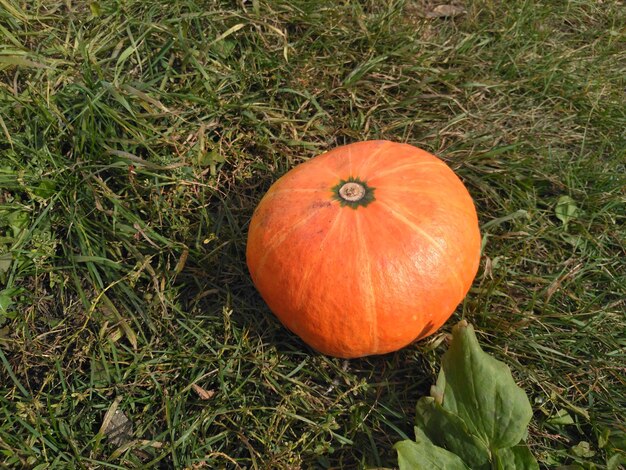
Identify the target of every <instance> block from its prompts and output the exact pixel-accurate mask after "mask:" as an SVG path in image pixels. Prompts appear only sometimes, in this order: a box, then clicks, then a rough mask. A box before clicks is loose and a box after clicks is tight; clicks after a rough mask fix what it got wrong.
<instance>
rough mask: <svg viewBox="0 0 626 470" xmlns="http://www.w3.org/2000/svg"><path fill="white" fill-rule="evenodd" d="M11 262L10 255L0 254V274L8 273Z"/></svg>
mask: <svg viewBox="0 0 626 470" xmlns="http://www.w3.org/2000/svg"><path fill="white" fill-rule="evenodd" d="M12 261H13V255H11V253H1V254H0V274H4V273H6V272H8V271H9V268H10V267H11V262H12Z"/></svg>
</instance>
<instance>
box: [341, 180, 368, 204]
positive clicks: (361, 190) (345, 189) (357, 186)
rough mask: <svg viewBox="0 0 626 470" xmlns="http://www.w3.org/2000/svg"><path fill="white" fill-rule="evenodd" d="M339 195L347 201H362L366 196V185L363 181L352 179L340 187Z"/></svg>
mask: <svg viewBox="0 0 626 470" xmlns="http://www.w3.org/2000/svg"><path fill="white" fill-rule="evenodd" d="M339 195H340V196H341V197H342V198H343V199H345V200H346V201H350V202H356V201H360V200H361V199H363V196H365V187H364V186H363V185H362V184H361V183H355V182H353V181H351V182H349V183H345V184H344V185H343V186H341V188H339Z"/></svg>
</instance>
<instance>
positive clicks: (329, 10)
mask: <svg viewBox="0 0 626 470" xmlns="http://www.w3.org/2000/svg"><path fill="white" fill-rule="evenodd" d="M450 3H451V5H444V2H412V1H409V0H405V1H402V0H399V1H396V0H388V1H374V0H371V1H367V0H362V1H355V0H345V1H326V0H277V1H264V0H252V1H246V0H240V1H234V0H233V1H208V0H206V1H192V0H176V1H172V0H170V1H166V0H153V1H149V2H146V1H140V0H116V1H114V0H110V1H104V0H99V1H93V2H87V1H74V0H64V1H61V0H48V1H45V2H43V1H25V0H0V37H1V42H0V47H1V49H0V363H1V366H0V402H1V405H2V406H1V408H0V413H1V414H2V417H1V419H0V455H1V456H2V457H1V458H0V460H1V461H3V462H4V465H5V466H7V467H13V468H35V467H36V466H38V465H39V466H38V467H37V468H140V467H146V466H147V467H150V466H153V467H158V466H160V467H162V468H260V469H263V468H331V467H332V468H362V467H368V466H369V467H376V466H384V467H393V466H394V465H395V464H396V457H395V453H394V451H393V449H392V446H393V444H394V443H395V442H397V441H399V440H401V439H403V438H405V437H406V436H409V437H410V436H411V435H412V427H413V417H414V415H415V411H414V410H415V403H416V401H417V399H418V398H419V397H420V396H422V395H424V394H426V393H428V389H429V387H430V385H432V383H433V382H434V380H435V378H436V373H437V370H438V367H439V360H440V357H441V354H442V352H443V351H444V350H445V348H446V335H447V334H448V333H449V331H450V328H451V326H452V325H453V324H454V323H455V322H456V321H458V320H459V319H460V318H465V319H467V320H468V321H470V322H472V323H473V324H474V325H475V327H476V329H477V331H478V336H479V340H480V341H481V344H482V346H483V347H484V349H485V350H487V351H488V352H489V353H490V354H492V355H494V356H495V357H497V358H498V359H500V360H502V361H504V362H505V363H507V364H508V365H509V366H510V367H511V369H512V372H513V375H514V377H515V379H516V381H517V383H518V384H519V385H520V386H521V387H523V388H524V390H525V391H526V393H527V394H528V395H529V397H530V400H531V403H532V405H533V410H534V417H533V421H532V423H531V427H530V431H529V438H528V441H529V444H530V447H531V449H532V452H533V453H534V454H535V455H536V456H537V458H538V459H539V461H540V462H541V464H542V466H543V467H546V468H547V467H555V466H558V465H579V467H568V468H618V467H617V466H615V465H619V463H616V462H617V459H618V458H619V448H620V447H622V448H624V447H626V446H624V444H623V441H624V440H626V439H625V438H624V432H625V429H624V416H626V379H625V377H626V367H625V366H624V364H625V357H626V349H625V348H626V318H625V317H626V313H625V312H626V303H625V298H626V263H625V261H624V260H625V259H626V258H625V257H626V249H625V247H626V226H625V224H624V222H625V219H626V210H625V202H626V200H625V194H624V187H625V186H626V166H625V165H626V136H625V133H624V129H625V128H626V107H625V106H624V103H625V99H626V93H625V90H626V80H625V77H626V47H625V46H624V44H625V40H626V16H625V15H626V7H625V5H624V3H623V2H622V1H609V0H604V1H600V0H577V1H564V0H563V1H554V2H539V1H527V0H511V1H509V2H494V1H491V0H475V1H468V2H466V3H461V2H450ZM442 5H443V6H444V7H447V9H446V8H443V9H442V8H440V7H441V6H442ZM442 12H443V13H446V12H448V13H450V15H449V16H445V15H443V13H442ZM379 138H383V139H389V140H395V141H402V142H409V143H411V144H414V145H417V146H420V147H422V148H424V149H426V150H428V151H431V152H433V153H435V154H436V155H438V156H440V157H441V158H442V159H444V160H445V161H446V162H447V163H448V164H449V165H450V166H451V167H452V168H453V169H454V170H455V171H456V172H457V174H458V175H459V176H460V177H461V178H462V180H463V181H464V183H465V184H466V186H467V187H468V189H469V191H470V193H471V195H472V197H473V198H474V200H475V203H476V207H477V211H478V214H479V218H480V223H481V230H482V233H483V242H484V247H483V256H482V259H481V265H480V270H479V273H478V276H477V278H476V280H475V282H474V286H473V287H472V289H471V291H470V293H469V295H468V296H467V298H466V300H465V301H464V302H463V304H462V305H461V306H459V308H458V309H457V311H456V312H455V314H454V316H453V317H452V319H451V320H450V321H449V322H448V324H447V325H446V326H445V327H444V328H443V329H442V330H441V331H440V332H438V333H437V334H435V335H433V336H431V337H430V338H429V339H427V340H425V341H421V342H418V343H416V344H414V345H412V346H410V347H408V348H405V349H403V350H402V351H399V352H397V353H394V354H389V355H385V356H382V357H372V358H366V359H361V360H352V361H347V362H346V361H342V360H337V359H332V358H329V357H325V356H322V355H320V354H317V353H315V352H314V351H311V350H310V349H308V348H307V347H306V346H305V345H304V344H303V343H301V342H300V341H299V340H298V339H297V338H296V337H294V336H293V335H292V334H290V333H289V332H288V331H286V330H285V329H284V328H283V327H281V325H280V324H279V322H278V321H277V320H276V319H275V318H274V317H273V315H272V314H271V313H270V312H269V310H268V309H267V307H266V306H265V304H264V303H263V301H262V300H261V298H260V297H259V295H258V294H257V293H256V291H255V289H254V287H253V286H252V283H251V281H250V278H249V275H248V273H247V270H246V266H245V242H246V230H247V224H248V221H249V219H250V216H251V214H252V211H253V209H254V207H255V205H256V203H257V202H258V201H259V199H260V198H261V196H262V195H263V193H264V191H265V190H266V189H267V188H268V187H269V185H270V184H271V183H272V182H273V181H274V180H276V178H277V177H278V176H280V175H282V174H283V173H285V172H286V171H288V170H289V169H290V168H292V167H293V166H294V165H296V164H298V163H299V162H302V161H305V160H306V159H308V158H311V157H313V156H315V155H316V154H318V153H320V152H322V151H325V150H327V149H330V148H332V147H334V146H336V145H340V144H344V143H349V142H354V141H357V140H365V139H379ZM110 423H117V424H119V425H121V426H122V430H121V431H120V432H118V433H117V434H115V435H112V434H111V432H110V429H111V426H110ZM620 439H621V440H622V444H620ZM616 455H617V456H618V457H615V456H616ZM611 459H612V460H611ZM607 461H609V462H612V463H611V465H613V467H611V465H609V464H608V463H607ZM594 465H596V466H597V467H594Z"/></svg>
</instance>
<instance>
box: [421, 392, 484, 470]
mask: <svg viewBox="0 0 626 470" xmlns="http://www.w3.org/2000/svg"><path fill="white" fill-rule="evenodd" d="M415 423H416V425H417V426H418V427H419V428H421V429H422V430H423V431H424V432H425V433H426V435H428V437H429V438H430V440H431V441H432V442H433V443H434V444H436V445H438V446H441V447H444V448H445V449H447V450H449V451H450V452H454V453H455V454H456V455H458V456H459V457H461V459H462V460H463V461H464V462H465V463H466V464H467V465H468V466H469V467H470V468H472V469H474V470H487V469H489V468H491V465H490V462H489V460H490V455H489V450H488V449H487V446H486V444H485V442H483V441H482V440H481V439H480V438H479V437H477V436H474V435H473V434H471V433H470V432H469V430H468V427H467V425H466V424H465V423H464V422H463V420H462V419H461V418H459V417H458V416H457V415H455V414H453V413H451V412H450V411H448V410H446V409H444V408H443V407H442V406H441V405H440V404H439V403H437V402H436V401H435V399H434V398H432V397H423V398H421V399H420V400H419V401H418V402H417V414H416V417H415Z"/></svg>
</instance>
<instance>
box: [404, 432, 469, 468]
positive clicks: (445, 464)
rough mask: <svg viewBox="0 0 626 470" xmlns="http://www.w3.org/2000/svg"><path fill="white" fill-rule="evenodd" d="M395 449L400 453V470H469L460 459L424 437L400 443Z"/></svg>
mask: <svg viewBox="0 0 626 470" xmlns="http://www.w3.org/2000/svg"><path fill="white" fill-rule="evenodd" d="M394 449H396V451H397V452H398V466H399V467H400V470H469V469H468V467H467V466H466V465H465V464H464V463H463V461H462V460H461V459H460V458H459V457H457V456H456V455H454V454H453V453H452V452H448V451H447V450H445V449H442V448H441V447H437V446H436V445H434V444H433V443H432V442H430V441H429V440H428V439H427V438H424V436H421V437H417V438H416V441H410V440H406V441H400V442H398V443H397V444H396V445H395V446H394Z"/></svg>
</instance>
